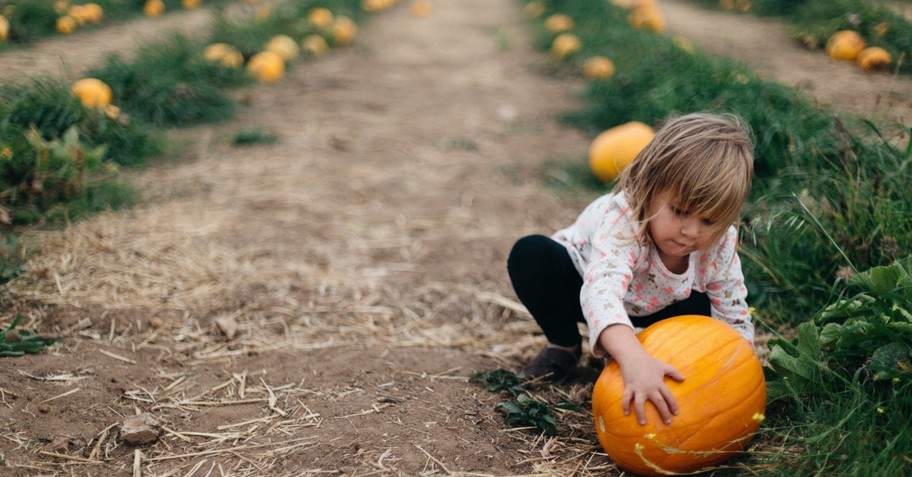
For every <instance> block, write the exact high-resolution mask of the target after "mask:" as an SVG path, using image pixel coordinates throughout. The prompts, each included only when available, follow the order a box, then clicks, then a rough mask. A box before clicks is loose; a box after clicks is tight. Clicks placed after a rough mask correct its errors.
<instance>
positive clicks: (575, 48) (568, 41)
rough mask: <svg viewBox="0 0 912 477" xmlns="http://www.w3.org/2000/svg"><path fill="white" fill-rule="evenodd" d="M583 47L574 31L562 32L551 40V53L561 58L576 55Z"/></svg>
mask: <svg viewBox="0 0 912 477" xmlns="http://www.w3.org/2000/svg"><path fill="white" fill-rule="evenodd" d="M581 48H582V43H580V39H579V37H577V36H576V35H574V34H573V33H561V34H560V35H557V37H556V38H554V41H553V42H551V54H552V55H554V57H555V58H557V59H559V60H562V59H565V58H568V57H570V56H573V55H575V54H576V53H577V52H579V51H580V49H581Z"/></svg>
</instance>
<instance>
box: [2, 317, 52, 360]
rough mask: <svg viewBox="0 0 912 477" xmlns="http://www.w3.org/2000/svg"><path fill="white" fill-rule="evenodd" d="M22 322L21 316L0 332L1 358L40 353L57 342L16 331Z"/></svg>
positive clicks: (27, 331)
mask: <svg viewBox="0 0 912 477" xmlns="http://www.w3.org/2000/svg"><path fill="white" fill-rule="evenodd" d="M20 321H22V317H21V316H17V317H16V318H14V319H13V322H12V323H10V324H9V326H7V327H6V329H3V330H0V357H4V356H22V355H24V354H26V353H39V352H41V351H42V350H44V349H45V348H48V347H49V346H51V345H53V344H54V343H56V342H57V339H56V338H44V337H41V336H39V335H37V334H35V333H34V332H32V331H29V330H22V329H18V330H17V329H15V328H16V326H18V325H19V322H20Z"/></svg>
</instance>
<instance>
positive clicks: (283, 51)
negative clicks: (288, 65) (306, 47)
mask: <svg viewBox="0 0 912 477" xmlns="http://www.w3.org/2000/svg"><path fill="white" fill-rule="evenodd" d="M266 51H271V52H273V53H276V54H278V55H279V56H281V57H282V60H284V61H286V62H289V61H292V60H294V59H295V58H297V57H298V56H299V55H300V54H301V47H300V46H298V42H296V41H295V40H294V38H292V37H290V36H288V35H276V36H274V37H272V38H271V39H270V40H269V42H268V43H267V44H266Z"/></svg>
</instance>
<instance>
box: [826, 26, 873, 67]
mask: <svg viewBox="0 0 912 477" xmlns="http://www.w3.org/2000/svg"><path fill="white" fill-rule="evenodd" d="M863 49H865V40H864V38H863V37H862V36H861V35H860V34H859V33H858V32H856V31H854V30H839V31H837V32H836V33H833V34H832V35H831V36H830V38H828V39H827V42H826V52H827V54H828V55H830V58H833V59H834V60H848V61H854V60H855V58H857V57H858V54H859V53H861V50H863Z"/></svg>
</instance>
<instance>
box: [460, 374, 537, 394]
mask: <svg viewBox="0 0 912 477" xmlns="http://www.w3.org/2000/svg"><path fill="white" fill-rule="evenodd" d="M523 378H524V377H523V375H522V374H519V373H514V372H513V371H508V370H506V369H495V370H493V371H485V372H476V373H473V374H472V375H471V376H469V382H472V383H476V384H480V385H481V386H483V387H484V388H485V391H488V392H492V393H501V394H509V395H511V396H514V397H515V396H518V395H520V394H522V392H523V390H524V389H525V388H526V385H527V384H526V382H525V381H524V379H523Z"/></svg>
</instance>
